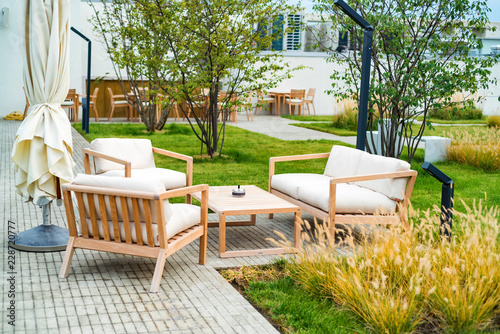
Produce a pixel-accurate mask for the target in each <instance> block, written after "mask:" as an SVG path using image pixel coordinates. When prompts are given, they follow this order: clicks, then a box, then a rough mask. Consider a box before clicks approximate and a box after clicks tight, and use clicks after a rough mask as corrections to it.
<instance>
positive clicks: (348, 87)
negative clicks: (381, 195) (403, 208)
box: [315, 0, 498, 161]
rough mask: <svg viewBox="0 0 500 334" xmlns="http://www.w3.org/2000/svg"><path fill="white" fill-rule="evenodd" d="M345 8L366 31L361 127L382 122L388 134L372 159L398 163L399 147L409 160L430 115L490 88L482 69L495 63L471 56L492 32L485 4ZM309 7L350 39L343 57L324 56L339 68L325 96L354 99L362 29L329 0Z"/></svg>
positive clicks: (354, 3)
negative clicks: (367, 66) (369, 29)
mask: <svg viewBox="0 0 500 334" xmlns="http://www.w3.org/2000/svg"><path fill="white" fill-rule="evenodd" d="M347 3H348V4H349V5H350V6H351V7H352V8H353V9H355V10H356V11H357V12H358V13H360V15H361V16H362V17H364V18H365V19H366V20H367V21H368V22H369V23H370V24H371V25H372V26H373V48H372V52H371V62H372V71H371V78H370V80H371V82H370V84H371V86H370V98H369V105H368V107H369V109H368V111H369V114H368V126H367V128H368V129H372V128H373V125H377V124H379V123H382V124H384V127H387V128H386V129H387V130H386V131H380V133H379V136H381V137H382V138H381V143H382V145H381V152H372V153H377V154H381V155H384V156H393V157H398V158H399V157H400V156H401V154H402V152H403V145H406V147H407V150H408V157H409V160H410V161H411V160H412V158H413V156H414V154H415V151H416V149H417V146H418V143H419V142H420V139H421V137H422V135H423V131H424V129H425V126H426V125H428V120H427V113H428V111H429V110H431V109H440V108H443V107H445V106H452V107H453V104H457V103H461V104H464V103H465V104H472V103H474V101H473V100H471V99H469V100H467V101H455V100H454V99H453V98H452V97H453V95H454V94H455V93H460V92H463V93H466V95H470V96H472V95H474V94H475V93H477V92H478V90H479V89H485V88H487V87H488V85H489V84H491V83H492V82H494V81H492V79H491V78H490V74H491V71H490V70H489V68H491V67H492V66H493V65H494V64H496V62H497V61H498V57H489V56H488V57H476V56H474V55H473V54H472V53H471V51H472V50H476V49H481V46H482V44H481V39H480V38H479V37H478V36H479V34H480V33H483V32H484V31H486V30H492V29H493V28H491V27H490V26H489V21H488V17H487V13H488V12H489V11H490V9H489V8H488V6H487V1H485V0H350V1H347ZM315 8H316V10H318V11H320V12H321V13H323V14H324V19H325V20H328V21H332V22H333V25H332V27H333V29H336V30H338V31H339V32H340V33H342V34H345V33H346V34H348V38H349V46H348V49H349V50H348V51H347V52H339V51H340V50H338V49H337V50H332V49H331V50H330V51H329V52H330V60H331V61H333V62H335V63H337V64H339V65H341V66H339V69H338V70H335V71H334V73H333V75H332V79H333V84H332V87H333V89H332V90H331V93H333V94H334V95H336V96H337V97H340V98H343V99H346V98H347V99H352V98H354V99H357V98H358V94H359V84H360V76H361V48H362V44H363V31H362V30H361V29H359V28H358V26H357V25H356V24H355V23H354V22H353V21H352V20H350V18H349V17H348V16H347V15H345V14H344V13H343V12H341V11H340V10H339V9H338V8H337V7H336V6H335V4H334V1H332V0H316V5H315ZM337 36H338V34H337ZM323 47H324V45H323ZM493 80H494V79H493ZM418 116H423V122H422V123H421V124H417V122H415V121H416V118H417V117H418ZM387 120H389V121H387ZM375 128H376V126H375ZM370 131H371V130H370ZM370 137H371V136H370V135H369V136H368V140H369V139H370ZM371 138H373V137H371ZM398 138H402V139H401V140H399V139H398Z"/></svg>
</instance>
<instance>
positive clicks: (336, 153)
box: [323, 145, 365, 177]
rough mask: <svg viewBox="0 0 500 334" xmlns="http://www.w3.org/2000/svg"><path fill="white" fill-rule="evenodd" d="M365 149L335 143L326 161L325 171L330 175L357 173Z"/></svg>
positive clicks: (341, 175) (340, 175)
mask: <svg viewBox="0 0 500 334" xmlns="http://www.w3.org/2000/svg"><path fill="white" fill-rule="evenodd" d="M363 153H365V152H363V151H360V150H357V149H354V148H350V147H346V146H340V145H334V146H333V147H332V150H331V152H330V157H329V158H328V161H327V162H326V167H325V172H324V173H323V174H324V175H326V176H329V177H345V176H354V175H357V174H356V173H357V170H358V165H359V163H360V159H361V155H362V154H363Z"/></svg>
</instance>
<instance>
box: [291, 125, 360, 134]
mask: <svg viewBox="0 0 500 334" xmlns="http://www.w3.org/2000/svg"><path fill="white" fill-rule="evenodd" d="M290 125H293V126H298V127H301V128H306V129H311V130H316V131H321V132H326V133H331V134H334V135H337V136H343V137H347V136H355V135H356V131H351V130H347V129H341V128H336V127H334V126H333V123H332V122H329V123H321V122H317V123H293V124H290Z"/></svg>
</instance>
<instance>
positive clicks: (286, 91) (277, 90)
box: [269, 89, 291, 94]
mask: <svg viewBox="0 0 500 334" xmlns="http://www.w3.org/2000/svg"><path fill="white" fill-rule="evenodd" d="M290 91H291V89H271V90H269V94H290Z"/></svg>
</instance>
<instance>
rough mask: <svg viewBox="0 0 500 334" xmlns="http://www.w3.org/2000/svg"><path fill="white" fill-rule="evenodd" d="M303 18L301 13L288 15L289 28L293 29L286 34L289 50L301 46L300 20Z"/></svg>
mask: <svg viewBox="0 0 500 334" xmlns="http://www.w3.org/2000/svg"><path fill="white" fill-rule="evenodd" d="M301 20H302V16H301V15H296V14H292V15H288V28H291V29H293V30H292V31H290V32H289V33H288V34H287V35H286V49H287V50H298V49H299V48H300V35H301V31H300V22H301Z"/></svg>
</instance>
